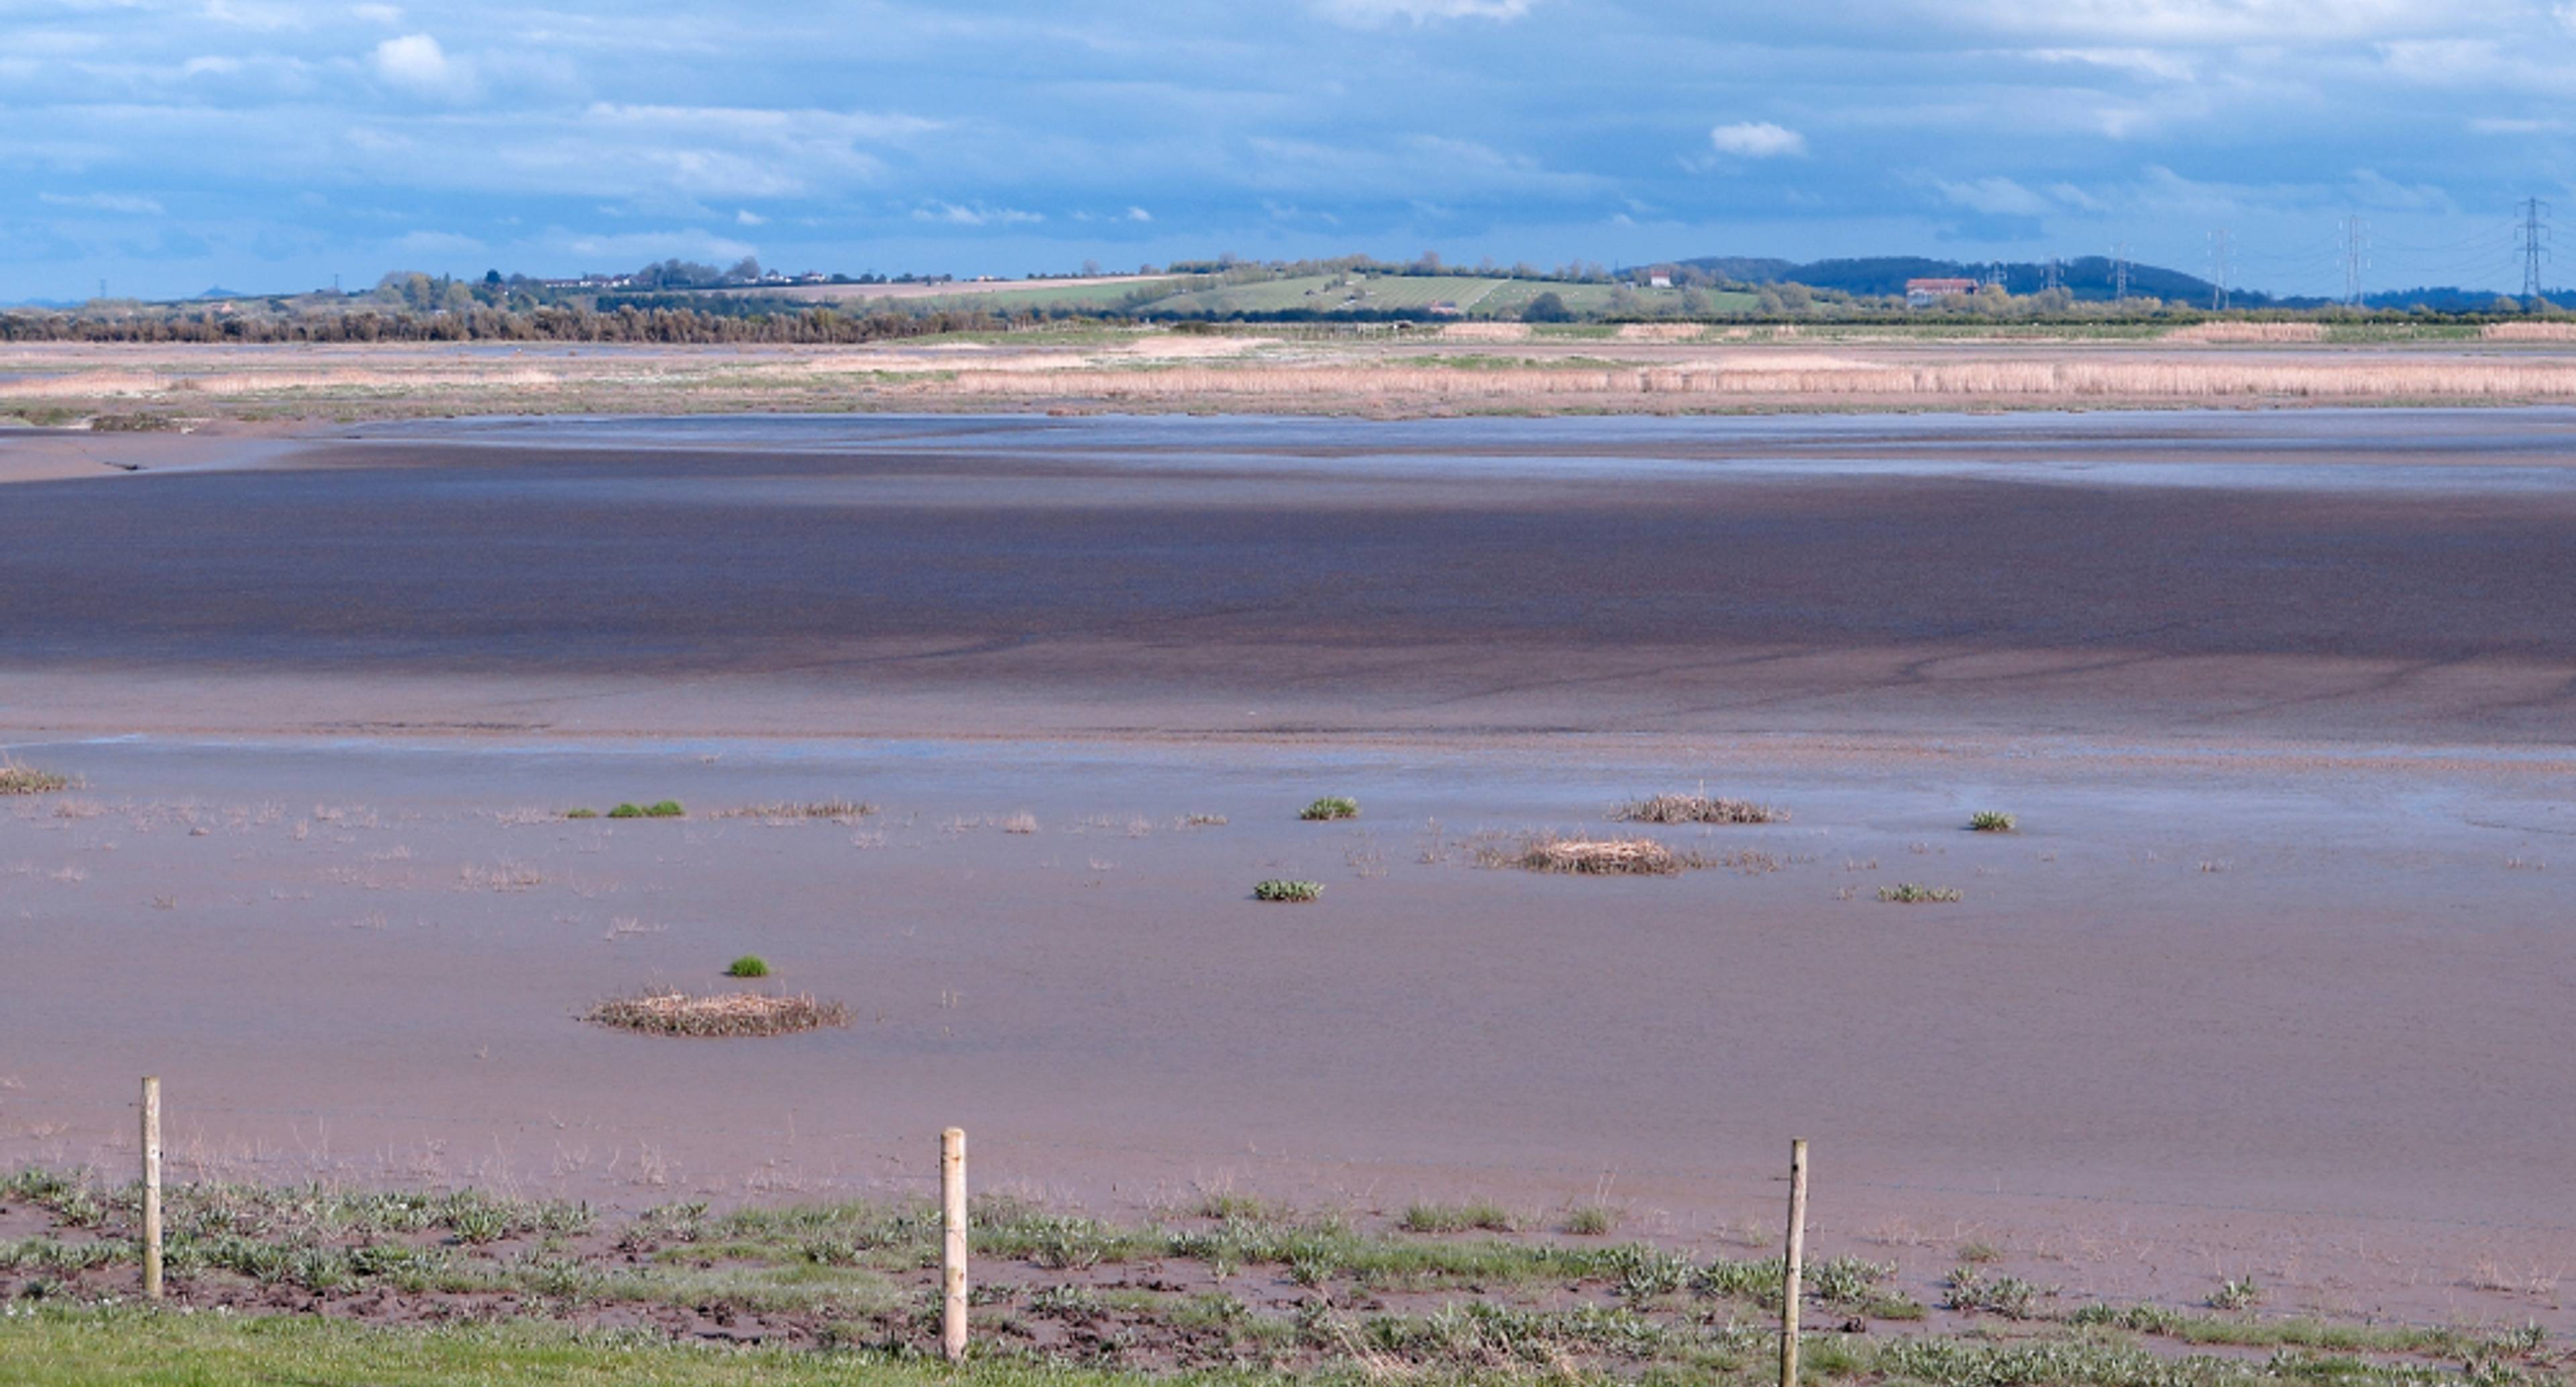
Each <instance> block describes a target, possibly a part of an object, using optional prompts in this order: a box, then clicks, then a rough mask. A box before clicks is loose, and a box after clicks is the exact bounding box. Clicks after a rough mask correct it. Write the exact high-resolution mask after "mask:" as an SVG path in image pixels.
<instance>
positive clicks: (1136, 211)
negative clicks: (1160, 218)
mask: <svg viewBox="0 0 2576 1387" xmlns="http://www.w3.org/2000/svg"><path fill="white" fill-rule="evenodd" d="M1153 219H1154V214H1153V213H1151V212H1148V211H1146V210H1145V209H1144V208H1142V207H1130V208H1128V209H1127V220H1129V221H1131V222H1149V221H1152V220H1153Z"/></svg>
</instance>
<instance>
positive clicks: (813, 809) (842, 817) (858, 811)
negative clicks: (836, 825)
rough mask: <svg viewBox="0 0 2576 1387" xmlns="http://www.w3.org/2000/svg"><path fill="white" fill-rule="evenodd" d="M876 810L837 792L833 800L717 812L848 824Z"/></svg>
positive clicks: (721, 816)
mask: <svg viewBox="0 0 2576 1387" xmlns="http://www.w3.org/2000/svg"><path fill="white" fill-rule="evenodd" d="M875 812H877V807H876V806H875V805H873V804H868V803H865V802H863V801H860V800H851V799H842V798H841V797H839V796H838V795H835V796H833V797H832V798H830V799H818V800H809V801H802V802H799V801H793V800H790V801H783V802H780V803H776V804H746V805H744V806H742V807H741V808H739V809H719V810H717V811H716V817H717V818H719V819H762V820H766V821H768V822H771V823H783V822H787V821H790V820H795V819H831V820H835V821H837V822H840V823H849V822H851V821H852V820H856V819H864V818H866V817H867V816H868V815H870V814H873V813H875Z"/></svg>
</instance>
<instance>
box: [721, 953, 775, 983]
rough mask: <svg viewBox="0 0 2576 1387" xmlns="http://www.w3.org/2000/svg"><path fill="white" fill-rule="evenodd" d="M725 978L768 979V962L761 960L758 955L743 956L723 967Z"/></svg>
mask: <svg viewBox="0 0 2576 1387" xmlns="http://www.w3.org/2000/svg"><path fill="white" fill-rule="evenodd" d="M725 976H726V977H728V978H765V977H768V976H769V960H768V959H765V958H762V957H761V956H760V955H758V954H744V955H743V956H742V957H740V958H737V959H735V960H734V961H733V962H731V963H728V964H726V965H725Z"/></svg>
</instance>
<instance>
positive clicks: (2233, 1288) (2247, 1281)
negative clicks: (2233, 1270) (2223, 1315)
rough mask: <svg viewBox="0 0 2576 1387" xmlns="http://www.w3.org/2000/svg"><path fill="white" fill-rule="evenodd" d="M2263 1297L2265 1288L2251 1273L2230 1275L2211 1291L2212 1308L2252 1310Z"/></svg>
mask: <svg viewBox="0 0 2576 1387" xmlns="http://www.w3.org/2000/svg"><path fill="white" fill-rule="evenodd" d="M2262 1299H2263V1288H2262V1287H2261V1286H2260V1285H2258V1284H2256V1283H2255V1280H2254V1278H2253V1277H2252V1276H2251V1275H2247V1276H2237V1277H2230V1278H2229V1279H2228V1280H2226V1281H2223V1282H2221V1283H2219V1287H2218V1289H2217V1290H2214V1291H2212V1292H2210V1293H2209V1308H2210V1309H2212V1310H2251V1309H2253V1308H2254V1307H2255V1305H2256V1304H2258V1303H2259V1302H2261V1300H2262Z"/></svg>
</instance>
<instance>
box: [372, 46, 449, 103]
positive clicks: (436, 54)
mask: <svg viewBox="0 0 2576 1387" xmlns="http://www.w3.org/2000/svg"><path fill="white" fill-rule="evenodd" d="M369 62H370V63H371V64H372V65H373V66H374V68H375V70H376V76H378V77H380V78H382V79H384V80H385V81H386V82H389V83H391V84H393V85H394V86H397V87H401V88H402V89H404V90H405V91H410V92H415V93H418V94H419V95H422V96H438V97H451V98H452V97H461V96H465V95H468V94H470V93H471V92H472V91H473V90H474V67H473V64H471V63H468V62H466V61H464V60H463V59H459V58H451V57H449V56H447V50H446V49H444V48H441V47H439V46H438V40H437V39H435V38H432V37H430V36H429V35H427V34H405V35H403V36H402V37H400V38H390V39H386V40H385V41H384V42H382V43H379V44H377V45H376V49H375V52H374V53H373V54H372V55H370V57H369Z"/></svg>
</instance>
